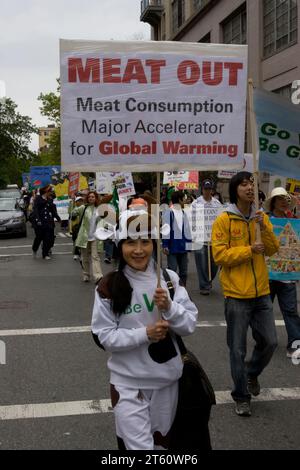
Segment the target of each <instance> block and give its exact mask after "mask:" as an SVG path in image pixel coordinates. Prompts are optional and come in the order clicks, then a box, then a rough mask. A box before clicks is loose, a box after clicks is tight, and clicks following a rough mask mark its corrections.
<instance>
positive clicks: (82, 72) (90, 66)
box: [68, 58, 100, 83]
mask: <svg viewBox="0 0 300 470" xmlns="http://www.w3.org/2000/svg"><path fill="white" fill-rule="evenodd" d="M68 73H69V75H68V78H69V82H71V83H72V82H77V75H78V80H79V82H83V83H87V82H92V83H99V82H100V59H86V65H85V67H83V64H82V59H78V58H71V59H69V60H68ZM91 76H92V79H91Z"/></svg>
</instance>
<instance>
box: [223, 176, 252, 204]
mask: <svg viewBox="0 0 300 470" xmlns="http://www.w3.org/2000/svg"><path fill="white" fill-rule="evenodd" d="M251 179H252V173H249V171H240V172H239V173H237V174H236V175H234V176H233V177H232V178H231V180H230V183H229V200H230V202H231V203H232V204H236V203H237V201H238V197H237V187H238V186H239V185H240V184H241V183H242V182H243V181H244V180H248V181H251Z"/></svg>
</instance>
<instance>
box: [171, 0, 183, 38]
mask: <svg viewBox="0 0 300 470" xmlns="http://www.w3.org/2000/svg"><path fill="white" fill-rule="evenodd" d="M184 2H185V0H174V1H173V3H172V20H173V21H172V28H173V33H176V31H177V30H178V29H179V28H180V26H181V25H183V23H184V22H185V12H184V7H185V5H184Z"/></svg>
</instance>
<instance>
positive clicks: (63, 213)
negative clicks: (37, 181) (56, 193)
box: [53, 199, 71, 220]
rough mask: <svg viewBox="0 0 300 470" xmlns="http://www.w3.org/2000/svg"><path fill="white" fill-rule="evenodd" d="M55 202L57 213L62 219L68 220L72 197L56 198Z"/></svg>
mask: <svg viewBox="0 0 300 470" xmlns="http://www.w3.org/2000/svg"><path fill="white" fill-rule="evenodd" d="M53 202H54V204H55V205H56V209H57V213H58V215H59V217H60V218H61V220H68V219H69V205H70V202H71V199H54V201H53Z"/></svg>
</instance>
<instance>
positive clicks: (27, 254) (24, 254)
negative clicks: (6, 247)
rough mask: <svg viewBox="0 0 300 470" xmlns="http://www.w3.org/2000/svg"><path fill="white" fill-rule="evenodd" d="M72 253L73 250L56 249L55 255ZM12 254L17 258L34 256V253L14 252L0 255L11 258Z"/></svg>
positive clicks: (0, 256)
mask: <svg viewBox="0 0 300 470" xmlns="http://www.w3.org/2000/svg"><path fill="white" fill-rule="evenodd" d="M71 254H72V251H55V252H53V255H54V256H55V255H71ZM12 256H14V257H15V258H16V257H18V256H31V257H32V253H17V254H15V253H13V254H11V253H10V254H9V255H0V258H11V257H12ZM38 258H42V257H39V256H38V257H37V259H38Z"/></svg>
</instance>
